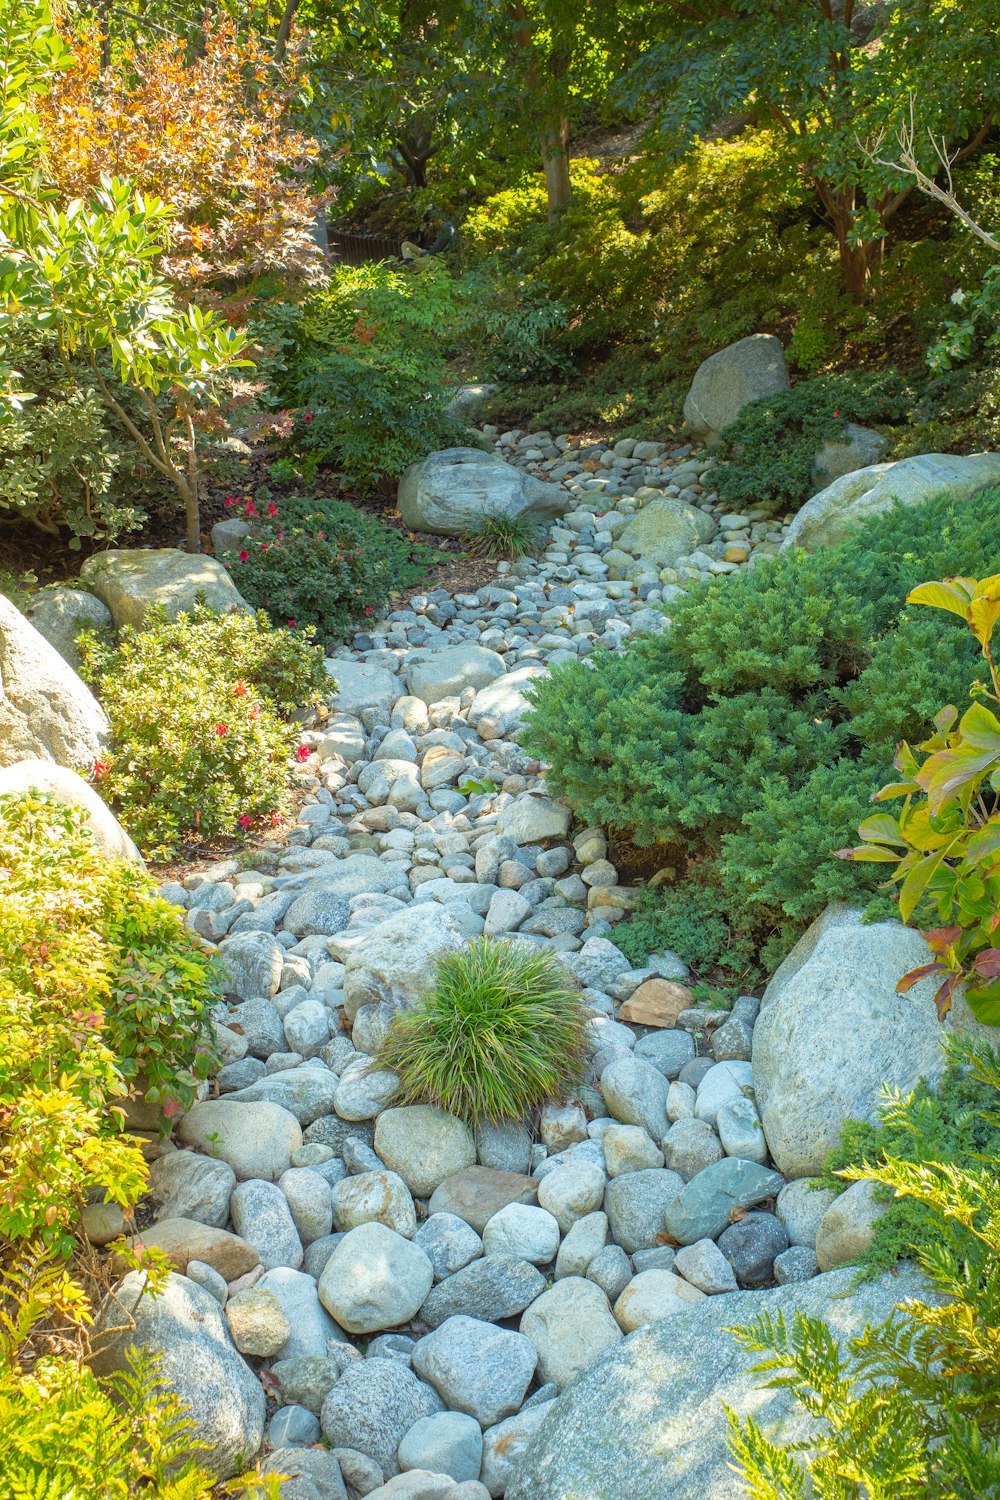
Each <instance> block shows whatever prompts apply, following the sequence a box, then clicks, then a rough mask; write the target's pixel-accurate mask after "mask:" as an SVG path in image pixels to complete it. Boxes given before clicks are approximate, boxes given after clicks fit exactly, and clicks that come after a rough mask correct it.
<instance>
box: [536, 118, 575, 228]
mask: <svg viewBox="0 0 1000 1500" xmlns="http://www.w3.org/2000/svg"><path fill="white" fill-rule="evenodd" d="M542 163H543V165H544V167H545V192H546V198H547V202H548V218H549V223H550V224H557V223H558V222H559V220H560V218H561V217H562V215H563V214H564V213H565V212H566V210H567V208H569V206H570V203H571V202H572V200H573V186H572V183H571V182H570V177H569V121H568V120H567V118H566V116H565V115H560V116H559V118H558V120H556V121H554V122H553V124H552V125H550V126H549V127H548V128H547V129H546V130H545V131H544V133H543V135H542Z"/></svg>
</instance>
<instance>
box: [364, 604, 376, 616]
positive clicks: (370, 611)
mask: <svg viewBox="0 0 1000 1500" xmlns="http://www.w3.org/2000/svg"><path fill="white" fill-rule="evenodd" d="M374 613H375V611H374V609H373V608H372V606H371V605H370V604H366V605H365V614H366V615H373V614H374Z"/></svg>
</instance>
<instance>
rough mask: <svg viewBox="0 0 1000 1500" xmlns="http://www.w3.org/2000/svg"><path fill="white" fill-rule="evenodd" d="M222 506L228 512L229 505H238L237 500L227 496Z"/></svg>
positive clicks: (235, 497) (232, 496)
mask: <svg viewBox="0 0 1000 1500" xmlns="http://www.w3.org/2000/svg"><path fill="white" fill-rule="evenodd" d="M222 504H223V505H224V507H225V508H226V510H228V509H229V507H230V506H231V505H238V504H239V499H238V497H237V496H236V495H227V496H226V498H225V500H223V502H222Z"/></svg>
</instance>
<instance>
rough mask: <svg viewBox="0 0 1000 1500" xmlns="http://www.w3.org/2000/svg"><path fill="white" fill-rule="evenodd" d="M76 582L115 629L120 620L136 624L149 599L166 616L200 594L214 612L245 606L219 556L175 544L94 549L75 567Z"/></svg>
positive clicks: (139, 625)
mask: <svg viewBox="0 0 1000 1500" xmlns="http://www.w3.org/2000/svg"><path fill="white" fill-rule="evenodd" d="M80 582H81V583H83V584H85V585H86V587H87V588H88V589H89V590H90V592H91V593H92V594H96V595H97V597H98V599H100V601H101V603H102V604H104V605H105V606H106V608H107V609H109V610H110V612H111V618H112V620H113V621H114V623H115V629H116V630H120V629H121V628H122V626H123V625H132V626H134V627H135V628H136V629H137V630H141V629H142V626H143V622H144V621H145V618H146V611H147V610H148V609H149V608H150V606H151V605H158V606H160V607H161V608H162V609H163V610H164V611H165V613H166V615H167V618H168V619H171V620H172V619H174V618H175V616H176V615H178V614H180V612H181V610H185V611H190V610H191V609H193V608H194V606H195V604H196V603H197V602H198V600H199V599H202V600H204V602H205V604H206V605H207V606H208V608H209V609H211V610H214V611H215V613H216V614H229V613H231V611H232V610H234V609H238V610H249V608H250V606H249V604H247V602H246V600H245V599H244V598H243V596H242V594H240V592H239V590H238V589H237V587H236V585H235V584H234V583H233V580H232V579H231V578H230V576H229V574H228V573H227V571H226V569H225V568H224V567H223V566H222V564H221V563H220V562H217V561H216V560H215V558H214V557H208V556H206V555H205V553H203V552H201V553H191V552H181V551H180V549H179V548H177V547H129V548H128V549H127V550H122V551H119V550H116V549H114V548H112V549H110V550H109V551H107V552H95V553H94V555H93V556H92V557H88V558H87V561H86V562H85V563H84V565H83V567H82V568H81V569H80Z"/></svg>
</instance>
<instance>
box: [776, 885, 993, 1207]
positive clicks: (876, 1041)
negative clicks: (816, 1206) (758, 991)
mask: <svg viewBox="0 0 1000 1500" xmlns="http://www.w3.org/2000/svg"><path fill="white" fill-rule="evenodd" d="M930 957H931V955H930V951H929V949H928V947H927V944H926V943H925V942H924V940H923V938H922V937H921V935H920V933H919V932H916V931H914V929H913V928H911V927H904V926H902V924H901V923H899V922H892V921H889V922H872V923H870V924H868V925H865V924H864V923H863V922H862V920H861V913H860V911H857V910H855V909H854V908H852V907H849V906H845V905H837V906H831V907H829V908H828V909H827V910H826V911H825V912H824V913H823V915H822V916H821V917H819V918H817V920H816V921H815V922H814V923H813V924H812V926H811V927H810V928H809V930H808V932H806V933H805V935H804V936H803V937H802V938H800V940H799V941H798V943H797V944H796V945H795V947H794V948H793V949H792V951H791V953H790V954H789V955H788V957H787V958H786V959H785V962H784V963H783V964H782V965H781V967H780V968H779V969H778V971H777V972H776V973H775V975H774V977H773V978H772V979H771V982H770V984H769V985H768V987H767V989H766V990H765V991H764V998H763V1001H762V1002H761V1009H760V1016H759V1018H758V1020H757V1024H756V1026H755V1027H754V1033H753V1080H754V1089H755V1096H756V1102H757V1108H758V1110H759V1112H760V1117H761V1122H762V1124H763V1126H764V1135H765V1137H766V1139H767V1144H768V1149H769V1150H770V1152H771V1156H772V1157H773V1159H774V1163H775V1165H776V1167H777V1168H778V1170H779V1171H780V1172H781V1173H782V1174H783V1175H784V1176H785V1177H815V1176H818V1175H819V1173H820V1172H821V1171H822V1167H823V1162H824V1160H825V1158H826V1154H827V1152H828V1151H830V1150H832V1148H833V1147H834V1146H835V1145H837V1143H838V1141H839V1139H840V1132H841V1127H842V1126H843V1124H844V1121H845V1120H849V1119H855V1120H870V1119H873V1118H874V1117H875V1116H876V1114H877V1111H878V1103H879V1095H880V1091H881V1089H882V1085H883V1084H885V1083H888V1084H891V1085H892V1086H893V1087H896V1088H900V1089H903V1090H904V1091H906V1090H909V1089H912V1088H913V1086H914V1085H915V1084H916V1083H917V1082H918V1080H919V1079H920V1078H922V1077H923V1078H929V1079H932V1080H933V1079H935V1078H937V1077H938V1076H939V1075H940V1073H941V1072H942V1070H943V1068H944V1062H945V1058H944V1052H943V1050H942V1047H941V1038H942V1033H943V1031H945V1030H958V1031H962V1032H966V1033H969V1034H971V1035H974V1036H982V1037H986V1036H987V1035H988V1032H987V1028H986V1027H981V1026H980V1025H979V1023H978V1022H977V1021H976V1020H975V1018H974V1017H973V1016H972V1014H971V1012H970V1011H969V1009H968V1006H967V1004H966V1002H965V1000H964V999H963V998H962V996H961V995H959V996H958V997H957V998H956V1002H955V1005H954V1007H953V1010H952V1013H951V1014H950V1015H949V1017H948V1020H947V1023H946V1025H945V1026H944V1027H942V1025H941V1023H940V1022H939V1021H938V1019H937V1015H936V1012H935V1010H934V998H933V997H934V991H935V985H934V982H933V980H923V981H922V982H921V983H920V984H917V985H914V987H913V989H912V990H910V992H909V994H906V995H898V994H897V993H896V984H897V982H898V981H899V980H900V979H901V978H902V976H903V975H904V974H906V973H908V972H909V971H910V970H911V969H915V968H917V967H918V965H920V964H925V963H928V962H929V961H930Z"/></svg>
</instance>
